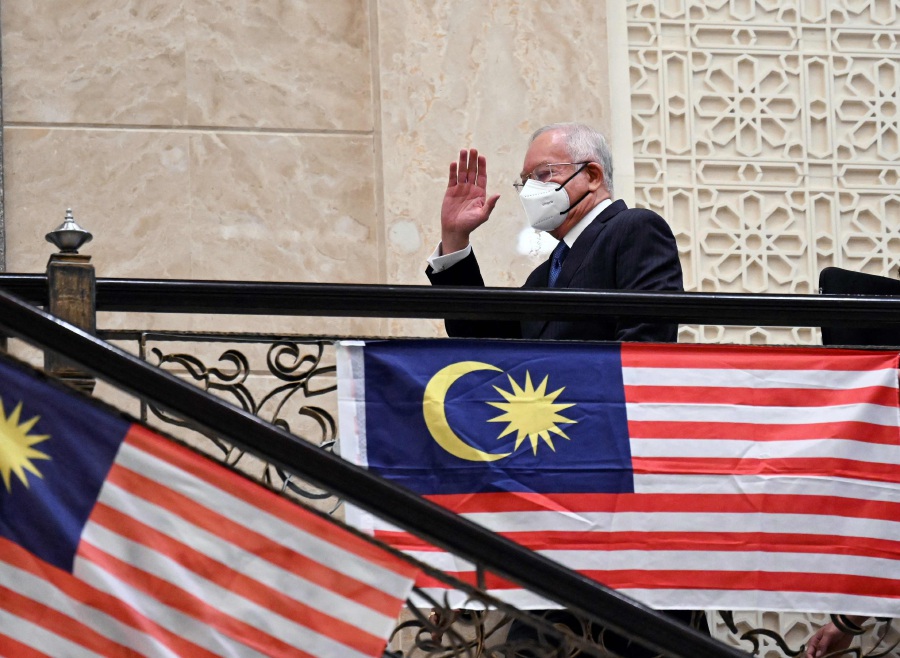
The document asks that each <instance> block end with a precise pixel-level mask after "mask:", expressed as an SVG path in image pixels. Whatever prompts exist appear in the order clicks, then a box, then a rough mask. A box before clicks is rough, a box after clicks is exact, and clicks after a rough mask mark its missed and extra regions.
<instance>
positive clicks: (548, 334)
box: [426, 124, 683, 342]
mask: <svg viewBox="0 0 900 658" xmlns="http://www.w3.org/2000/svg"><path fill="white" fill-rule="evenodd" d="M516 187H517V188H519V190H520V192H519V194H520V199H521V200H522V203H523V206H524V208H525V212H526V215H528V218H529V221H530V223H531V225H532V226H534V227H535V228H538V229H541V230H546V231H547V232H548V233H550V235H552V236H553V237H554V238H556V239H557V240H560V243H559V244H558V245H557V249H556V250H554V254H553V255H552V256H551V258H550V259H549V260H548V261H547V262H545V263H543V264H542V265H540V266H539V267H538V268H537V269H536V270H534V271H533V272H532V273H531V275H529V277H528V279H527V280H526V281H525V285H524V287H525V288H542V287H557V288H586V289H594V290H683V287H682V277H681V264H680V263H679V260H678V250H677V247H676V244H675V237H674V236H673V235H672V231H671V229H670V228H669V226H668V224H666V222H665V220H663V218H662V217H660V216H659V215H657V214H656V213H655V212H652V211H650V210H641V209H632V208H628V207H627V206H626V205H625V203H624V202H623V201H613V199H612V189H613V186H612V157H611V155H610V152H609V147H608V146H607V144H606V140H605V139H604V138H603V136H602V135H601V134H600V133H598V132H597V131H595V130H593V129H592V128H590V127H589V126H585V125H583V124H553V125H550V126H545V127H544V128H541V129H540V130H538V131H537V132H535V133H534V135H533V136H532V138H531V144H530V145H529V147H528V151H527V152H526V154H525V162H524V165H523V167H522V172H521V178H520V181H519V183H517V184H516ZM499 198H500V197H499V195H494V196H491V197H490V198H488V197H487V161H486V159H485V157H484V156H481V155H478V152H477V151H476V150H475V149H471V150H469V151H465V150H463V151H460V154H459V162H454V163H452V164H451V165H450V181H449V184H448V185H447V191H446V193H445V195H444V203H443V205H442V207H441V244H440V245H439V246H438V249H437V250H436V252H435V254H433V255H432V257H431V258H430V259H429V266H428V269H427V271H426V273H427V275H428V278H429V279H430V280H431V282H432V284H434V285H445V286H483V285H484V280H483V278H482V276H481V271H480V268H479V266H478V262H477V260H476V259H475V254H474V253H473V251H472V248H471V245H470V244H469V236H470V235H471V233H472V232H473V231H474V230H475V229H476V228H478V227H479V226H481V224H483V223H485V222H486V221H487V220H488V218H489V217H490V214H491V212H492V211H493V209H494V206H495V205H496V203H497V200H498V199H499ZM446 326H447V333H448V334H449V335H451V336H466V337H480V338H488V337H493V338H540V339H563V340H564V339H570V340H571V339H575V340H615V341H659V342H674V341H675V340H676V333H677V330H678V327H677V325H675V324H660V323H645V322H638V321H629V320H621V321H618V322H616V321H608V322H570V321H551V322H534V321H526V322H521V323H519V322H505V323H504V322H471V321H460V320H448V321H447V323H446Z"/></svg>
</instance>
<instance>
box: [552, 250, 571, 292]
mask: <svg viewBox="0 0 900 658" xmlns="http://www.w3.org/2000/svg"><path fill="white" fill-rule="evenodd" d="M568 253H569V245H567V244H566V243H565V242H563V241H562V240H560V241H559V244H558V245H556V249H554V250H553V253H552V254H550V276H549V277H548V278H547V285H548V286H549V287H550V288H555V287H556V281H557V280H558V279H559V273H560V272H562V266H563V261H564V260H565V259H566V254H568Z"/></svg>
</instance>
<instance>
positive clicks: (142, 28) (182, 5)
mask: <svg viewBox="0 0 900 658" xmlns="http://www.w3.org/2000/svg"><path fill="white" fill-rule="evenodd" d="M0 28H2V48H3V52H2V55H3V85H4V86H3V103H4V108H3V109H4V117H3V118H4V137H5V143H4V158H5V163H6V195H7V196H6V226H7V246H8V249H7V253H8V256H7V270H8V271H11V272H38V271H41V270H42V269H43V268H44V266H45V264H46V260H47V257H48V255H49V253H50V251H51V247H50V245H49V244H48V243H46V242H45V241H44V239H43V235H44V234H45V233H46V232H47V231H48V230H50V229H52V228H54V227H55V226H56V225H58V224H59V223H60V222H61V221H62V217H63V214H64V211H65V209H66V207H69V206H71V207H72V208H73V209H74V212H75V216H76V219H77V220H78V221H79V222H80V223H81V224H82V225H83V226H85V227H86V228H88V229H89V230H91V231H92V232H93V233H94V236H95V238H94V241H93V242H92V243H91V244H90V245H89V246H88V248H87V249H85V250H84V251H86V252H87V253H90V254H92V255H93V258H94V262H95V264H96V266H97V271H98V275H99V276H123V277H148V278H157V277H158V278H192V279H245V280H265V281H322V282H358V283H403V284H426V283H427V280H426V278H425V276H424V261H425V258H426V257H427V256H428V255H429V254H430V252H431V250H432V249H433V248H434V244H435V242H436V240H437V238H438V234H439V227H438V221H439V220H438V212H439V208H440V202H441V196H442V194H443V187H444V184H445V183H444V181H445V177H446V172H447V166H448V164H449V162H450V161H451V160H452V159H453V158H454V156H455V155H456V153H457V152H458V150H459V148H461V147H467V146H475V147H477V148H479V149H481V150H482V151H483V152H485V153H486V154H487V155H488V156H489V166H490V172H491V180H490V187H491V188H493V189H494V190H496V191H498V192H500V193H502V194H503V196H502V198H501V200H500V203H499V205H498V207H497V210H496V212H495V215H494V218H493V220H492V221H491V223H490V224H489V225H487V226H485V227H484V228H483V229H482V230H481V231H480V234H479V235H478V238H477V241H476V249H478V250H479V253H480V254H481V256H482V262H483V265H484V269H485V271H486V276H487V278H488V280H489V281H490V282H491V283H493V284H496V285H512V284H515V283H517V282H520V281H521V280H522V279H523V278H524V276H525V274H526V273H527V272H528V271H529V269H530V268H531V267H533V265H534V264H535V262H536V259H537V258H538V257H539V256H537V253H536V252H537V251H539V249H538V248H536V247H535V246H534V245H533V244H530V243H526V242H524V241H523V240H524V238H522V236H520V234H521V233H522V230H523V229H524V221H523V218H522V216H521V210H520V208H519V205H518V202H517V200H516V198H515V197H514V195H513V189H512V187H511V186H509V184H510V183H511V182H512V181H513V180H514V178H515V176H516V174H517V173H518V171H519V169H520V165H521V159H522V156H523V155H524V150H525V147H526V143H527V137H528V135H529V134H530V132H531V131H532V130H533V129H535V128H537V127H539V126H540V125H542V124H544V123H548V122H552V121H561V120H581V121H587V122H590V123H593V124H595V125H597V126H598V127H600V128H601V129H605V130H608V129H609V128H610V126H611V122H610V113H609V109H610V108H609V105H610V97H611V94H610V89H609V65H608V62H607V59H608V53H607V45H606V44H607V24H606V11H605V3H604V2H596V1H594V0H590V1H589V0H560V1H559V2H556V3H552V5H550V4H548V3H520V2H515V1H514V0H496V1H492V2H487V3H481V2H478V3H476V2H465V3H460V2H453V1H451V0H402V1H398V2H375V1H367V0H334V1H333V2H328V3H313V2H308V1H302V2H301V1H296V0H295V1H292V2H281V3H271V2H261V1H249V2H248V1H244V2H234V1H230V2H216V3H213V2H210V1H209V0H154V1H152V2H146V1H145V2H137V0H131V1H128V2H120V3H112V2H107V1H103V0H77V1H75V2H72V1H68V2H63V1H62V0H44V1H42V2H37V1H34V0H19V1H17V2H10V3H3V5H2V8H0ZM525 237H529V236H527V235H526V236H525ZM547 246H548V245H544V250H546V247H547ZM529 252H530V255H529ZM100 324H101V326H105V327H109V328H115V327H122V326H137V325H138V324H140V325H141V326H148V325H149V326H151V327H154V328H163V327H176V326H177V327H178V328H189V329H199V328H204V327H215V328H219V329H221V328H222V326H221V320H220V319H211V318H205V319H204V318H185V317H181V318H172V317H155V318H154V317H135V316H132V317H126V316H105V317H102V318H101V321H100ZM231 324H233V325H234V326H233V327H231V328H234V329H237V328H239V327H240V328H243V329H250V330H253V329H272V330H274V329H275V326H274V325H277V326H279V327H280V329H279V330H308V331H324V332H327V333H333V332H349V333H354V332H355V333H360V332H361V333H392V334H414V333H424V334H426V335H431V334H434V333H436V332H437V331H438V325H437V323H435V322H430V321H422V322H414V321H408V320H403V321H383V322H382V321H366V322H361V321H350V320H341V321H337V320H335V321H327V322H325V323H324V324H323V322H322V321H321V320H315V321H301V320H294V319H284V318H282V319H280V320H277V321H275V322H274V325H273V321H271V320H269V319H267V320H263V319H255V320H254V319H249V320H237V319H235V320H233V321H229V325H231Z"/></svg>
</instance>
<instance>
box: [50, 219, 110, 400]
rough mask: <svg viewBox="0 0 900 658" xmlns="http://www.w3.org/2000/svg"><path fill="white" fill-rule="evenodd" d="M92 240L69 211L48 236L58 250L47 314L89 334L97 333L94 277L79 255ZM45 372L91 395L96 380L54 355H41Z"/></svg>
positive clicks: (88, 259)
mask: <svg viewBox="0 0 900 658" xmlns="http://www.w3.org/2000/svg"><path fill="white" fill-rule="evenodd" d="M92 237H93V236H91V234H90V233H89V232H88V231H85V230H84V229H83V228H81V227H80V226H78V224H77V223H76V222H75V219H74V218H73V217H72V211H71V209H69V210H66V218H65V221H64V222H63V223H62V224H61V225H60V226H59V227H58V228H56V229H55V230H54V231H51V232H50V233H48V234H47V241H48V242H52V243H53V244H55V245H56V246H57V247H58V248H59V252H57V253H55V254H52V255H51V256H50V260H49V262H48V263H47V291H48V296H49V300H48V310H49V311H50V313H52V314H53V315H55V316H57V317H59V318H62V319H63V320H65V321H66V322H70V323H72V324H74V325H75V326H76V327H78V328H80V329H84V330H85V331H87V332H88V333H91V334H96V333H97V275H96V273H95V271H94V266H93V265H91V257H90V256H88V255H84V254H79V253H78V248H79V247H81V245H83V244H85V243H86V242H89V241H90V240H91V238H92ZM44 370H46V371H47V372H48V373H50V374H52V375H53V376H55V377H59V378H60V379H62V380H63V381H65V382H68V383H69V384H71V385H72V386H75V387H76V388H79V389H81V390H82V391H84V392H86V393H88V394H90V393H92V392H93V390H94V384H95V380H94V378H93V377H91V375H90V374H88V373H87V372H86V371H85V370H84V369H82V368H80V367H79V366H77V365H76V364H75V363H73V362H72V361H69V360H68V359H65V358H63V357H61V356H59V355H58V354H56V353H54V352H45V353H44Z"/></svg>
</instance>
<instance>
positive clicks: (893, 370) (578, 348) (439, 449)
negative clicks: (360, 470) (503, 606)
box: [339, 341, 900, 616]
mask: <svg viewBox="0 0 900 658" xmlns="http://www.w3.org/2000/svg"><path fill="white" fill-rule="evenodd" d="M339 396H340V405H341V442H342V448H341V452H342V454H343V455H344V456H345V457H346V458H348V459H350V460H352V461H354V462H356V463H358V464H361V465H364V466H367V467H368V468H369V469H370V470H372V471H374V472H377V473H378V474H380V475H382V476H384V477H386V478H388V479H391V480H393V481H395V482H397V483H399V484H402V485H403V486H405V487H408V488H410V489H412V490H414V491H416V492H418V493H420V494H422V495H424V496H425V497H426V498H428V499H430V500H433V501H435V502H438V503H440V504H442V505H444V506H446V507H448V508H450V509H451V510H453V511H455V512H457V513H459V514H461V515H463V516H465V517H467V518H469V519H471V520H473V521H475V522H478V523H480V524H482V525H484V526H485V527H487V528H490V529H491V530H494V531H496V532H499V533H502V534H504V535H505V536H507V537H509V538H511V539H514V540H516V541H518V542H520V543H522V544H523V545H525V546H527V547H529V548H531V549H533V550H536V551H539V552H541V553H542V554H544V555H546V556H547V557H550V558H552V559H554V560H556V561H558V562H559V563H561V564H563V565H566V566H568V567H570V568H572V569H575V570H577V571H580V572H581V573H584V574H586V575H588V576H590V577H592V578H595V579H596V580H598V581H600V582H602V583H604V584H606V585H608V586H610V587H613V588H615V589H617V590H619V591H621V592H623V593H625V594H627V595H629V596H631V597H633V598H635V599H638V600H640V601H642V602H644V603H646V604H648V605H650V606H653V607H655V608H658V609H683V608H707V609H743V610H752V609H756V610H773V611H776V610H781V611H798V612H812V611H820V612H846V613H854V614H865V615H877V616H898V615H900V411H898V355H897V353H894V352H863V351H843V350H831V349H819V348H769V347H741V346H707V345H649V344H623V345H613V344H596V345H590V344H575V343H568V344H565V343H558V344H547V343H522V342H516V343H510V342H499V341H498V342H489V341H481V342H478V341H395V342H373V343H367V344H361V343H345V344H344V345H342V347H341V349H340V351H339ZM348 519H350V520H351V521H352V522H353V523H354V524H356V525H358V526H359V527H360V528H363V529H365V530H367V531H369V532H373V533H374V535H375V536H376V537H378V538H379V539H382V540H384V541H386V542H388V543H390V544H392V545H393V546H395V547H397V548H400V549H402V550H404V551H407V552H408V553H409V554H410V555H413V556H415V557H416V558H418V559H420V560H422V561H424V562H426V563H429V564H432V565H434V566H436V567H439V568H441V569H443V570H444V571H447V572H449V573H451V574H453V575H456V576H457V577H459V578H461V579H463V580H466V581H468V582H470V583H473V584H474V582H475V574H474V571H473V566H472V565H471V564H470V563H467V562H465V561H463V560H461V559H458V558H456V557H455V556H453V555H450V554H447V553H445V552H443V551H441V550H439V549H437V548H435V547H433V546H430V545H428V544H427V543H425V542H423V541H420V540H418V539H417V538H415V537H413V536H410V535H408V534H406V533H404V532H401V531H399V530H398V529H396V528H392V527H391V526H389V525H387V524H385V523H384V522H381V521H379V520H377V519H374V518H372V517H370V516H368V515H366V514H365V513H363V512H362V511H360V510H358V509H352V510H350V511H349V512H348ZM419 584H420V585H421V586H422V587H423V588H425V589H426V591H429V593H430V594H432V595H434V596H438V597H440V596H443V594H444V591H443V589H442V588H443V586H442V585H441V584H440V583H439V582H438V581H436V580H433V579H429V578H427V577H425V578H422V579H420V581H419ZM486 585H487V588H488V589H489V590H490V592H491V593H492V594H494V595H496V596H498V597H499V598H501V599H505V600H507V601H508V602H511V603H514V604H516V605H518V606H520V607H524V608H546V607H553V604H551V603H550V602H548V601H546V600H542V599H540V598H538V597H537V596H535V595H533V594H532V593H530V592H526V591H523V590H521V589H520V588H518V587H517V586H515V585H514V584H511V583H509V582H505V581H503V580H501V579H499V578H495V577H492V576H490V575H488V576H487V580H486ZM463 601H464V595H463V594H461V593H459V594H458V595H456V594H451V605H462V604H463Z"/></svg>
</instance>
